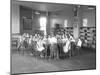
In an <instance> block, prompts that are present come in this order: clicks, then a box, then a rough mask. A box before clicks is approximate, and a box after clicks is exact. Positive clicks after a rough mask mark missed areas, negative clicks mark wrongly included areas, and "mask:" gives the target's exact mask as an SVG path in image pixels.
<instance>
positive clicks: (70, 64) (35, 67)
mask: <svg viewBox="0 0 100 75" xmlns="http://www.w3.org/2000/svg"><path fill="white" fill-rule="evenodd" d="M11 68H12V70H11V73H12V74H16V73H35V72H51V71H65V70H66V71H69V70H87V69H95V68H96V54H95V52H91V51H83V52H82V54H80V55H78V56H74V57H72V58H66V59H58V60H54V59H50V60H47V59H42V58H37V57H33V56H30V55H29V54H25V55H19V54H18V53H13V54H12V60H11Z"/></svg>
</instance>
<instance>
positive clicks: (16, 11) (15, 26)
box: [11, 4, 20, 33]
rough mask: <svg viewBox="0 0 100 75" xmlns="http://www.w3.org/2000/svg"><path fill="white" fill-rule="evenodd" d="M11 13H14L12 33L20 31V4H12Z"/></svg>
mask: <svg viewBox="0 0 100 75" xmlns="http://www.w3.org/2000/svg"><path fill="white" fill-rule="evenodd" d="M11 13H12V14H11V16H12V17H11V26H12V33H20V23H19V6H18V5H16V4H12V11H11Z"/></svg>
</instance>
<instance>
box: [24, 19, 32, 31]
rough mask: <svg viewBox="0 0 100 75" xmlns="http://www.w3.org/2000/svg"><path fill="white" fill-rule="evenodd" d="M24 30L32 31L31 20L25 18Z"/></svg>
mask: <svg viewBox="0 0 100 75" xmlns="http://www.w3.org/2000/svg"><path fill="white" fill-rule="evenodd" d="M23 30H32V19H31V18H23Z"/></svg>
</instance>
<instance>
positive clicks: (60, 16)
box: [50, 10, 73, 27]
mask: <svg viewBox="0 0 100 75" xmlns="http://www.w3.org/2000/svg"><path fill="white" fill-rule="evenodd" d="M64 20H67V23H68V24H67V25H68V27H72V21H73V11H72V10H60V11H57V12H55V13H53V15H51V21H50V22H51V23H50V25H51V27H54V26H55V24H56V23H58V24H61V25H62V26H64Z"/></svg>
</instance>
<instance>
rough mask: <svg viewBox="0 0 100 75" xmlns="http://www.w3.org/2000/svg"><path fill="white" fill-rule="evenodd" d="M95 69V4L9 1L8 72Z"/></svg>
mask: <svg viewBox="0 0 100 75" xmlns="http://www.w3.org/2000/svg"><path fill="white" fill-rule="evenodd" d="M92 69H96V6H94V5H80V4H62V3H48V2H35V1H20V0H11V74H33V73H45V72H48V73H49V72H64V71H79V70H92Z"/></svg>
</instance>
